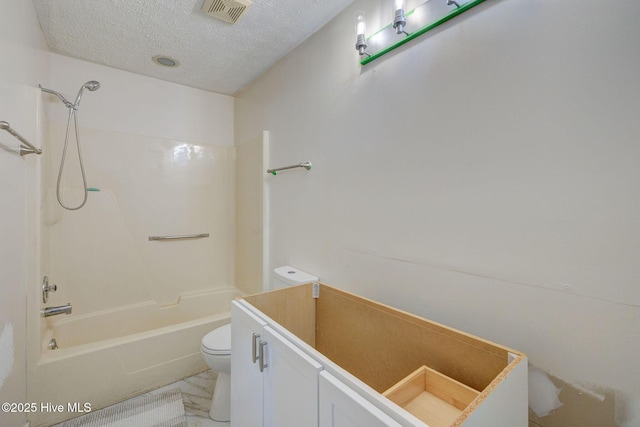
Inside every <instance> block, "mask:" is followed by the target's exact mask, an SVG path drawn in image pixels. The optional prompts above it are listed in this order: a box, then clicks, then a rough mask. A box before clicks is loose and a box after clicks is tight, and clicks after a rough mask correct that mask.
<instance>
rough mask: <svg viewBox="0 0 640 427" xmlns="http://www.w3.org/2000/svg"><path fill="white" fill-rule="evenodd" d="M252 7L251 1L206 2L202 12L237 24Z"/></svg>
mask: <svg viewBox="0 0 640 427" xmlns="http://www.w3.org/2000/svg"><path fill="white" fill-rule="evenodd" d="M249 6H251V0H204V4H203V5H202V9H201V10H202V11H203V12H204V13H206V14H207V15H210V16H213V17H214V18H218V19H222V20H223V21H227V22H230V23H232V24H235V23H236V22H238V19H240V17H241V16H242V15H244V12H245V11H246V10H247V8H249Z"/></svg>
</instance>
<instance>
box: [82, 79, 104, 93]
mask: <svg viewBox="0 0 640 427" xmlns="http://www.w3.org/2000/svg"><path fill="white" fill-rule="evenodd" d="M82 87H83V88H87V89H89V90H90V91H91V92H93V91H96V90H98V89H100V82H97V81H95V80H91V81H90V82H86V83H85V84H84V85H83V86H82Z"/></svg>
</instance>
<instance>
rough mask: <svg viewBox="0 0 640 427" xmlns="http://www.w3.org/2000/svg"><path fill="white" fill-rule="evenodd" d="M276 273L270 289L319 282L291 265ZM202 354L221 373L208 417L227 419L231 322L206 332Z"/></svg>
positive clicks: (201, 349) (229, 416)
mask: <svg viewBox="0 0 640 427" xmlns="http://www.w3.org/2000/svg"><path fill="white" fill-rule="evenodd" d="M273 272H274V274H273V279H272V282H271V289H282V288H286V287H289V286H294V285H300V284H303V283H309V282H317V281H318V278H317V277H316V276H313V275H311V274H309V273H305V272H304V271H301V270H298V269H297V268H295V267H291V266H289V265H285V266H282V267H278V268H276V269H274V271H273ZM200 353H201V354H202V358H203V359H204V361H205V362H206V364H207V365H209V367H210V368H211V369H213V370H214V371H217V372H218V379H217V380H216V388H215V389H214V390H213V399H212V400H211V409H210V410H209V418H211V419H212V420H214V421H220V422H228V421H230V418H231V324H226V325H224V326H220V327H219V328H217V329H214V330H213V331H211V332H209V333H208V334H207V335H205V336H204V337H203V338H202V343H201V345H200Z"/></svg>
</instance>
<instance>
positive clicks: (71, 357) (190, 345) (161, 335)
mask: <svg viewBox="0 0 640 427" xmlns="http://www.w3.org/2000/svg"><path fill="white" fill-rule="evenodd" d="M241 295H242V292H241V291H239V290H238V289H236V288H232V287H228V288H221V289H216V290H213V291H206V292H196V293H190V294H188V295H182V296H181V298H180V300H179V302H178V303H176V304H173V305H171V306H163V307H160V306H158V305H157V304H155V302H153V301H150V302H145V303H140V304H134V305H128V306H125V307H118V308H115V309H112V310H105V311H100V312H94V313H90V314H83V315H78V316H76V315H71V316H56V317H50V318H47V322H46V323H47V324H48V327H47V328H46V329H45V330H44V331H43V333H42V335H41V336H42V338H43V339H42V345H41V357H40V360H39V362H38V363H37V366H36V368H35V372H34V375H33V378H32V379H30V380H29V385H30V388H31V392H30V393H29V396H30V397H29V398H30V400H31V401H35V402H37V403H38V405H40V403H41V402H47V403H52V404H53V405H63V407H64V408H65V410H64V411H61V412H55V413H52V412H46V411H45V412H43V411H37V412H35V413H32V414H30V417H28V418H29V420H30V421H31V425H32V426H34V427H36V426H48V425H51V424H55V423H58V422H61V421H63V420H66V419H69V418H73V417H75V416H78V415H82V413H73V412H69V411H67V410H66V409H67V408H68V407H69V404H71V407H72V408H74V406H73V404H74V403H79V404H80V405H76V406H75V407H76V408H78V407H79V408H81V407H83V405H84V404H85V403H88V404H90V405H91V409H92V410H96V409H99V408H102V407H105V406H108V405H110V404H113V403H115V402H119V401H122V400H125V399H128V398H130V397H132V396H135V395H138V394H140V393H143V392H145V391H148V390H151V389H154V388H157V387H161V386H164V385H166V384H170V383H172V382H174V381H177V380H179V379H181V378H184V377H187V376H190V375H194V374H196V373H198V372H202V371H204V370H206V369H208V367H207V365H206V364H205V363H204V362H203V361H202V358H201V356H200V340H201V339H202V337H203V336H204V335H205V334H206V333H207V332H209V331H211V330H213V329H215V328H217V327H218V326H222V325H224V324H226V323H229V322H230V310H231V301H232V300H233V299H234V298H236V297H239V296H241ZM52 338H55V340H56V342H57V344H58V349H56V350H51V349H49V346H48V344H49V342H50V340H51V339H52Z"/></svg>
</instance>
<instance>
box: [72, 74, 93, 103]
mask: <svg viewBox="0 0 640 427" xmlns="http://www.w3.org/2000/svg"><path fill="white" fill-rule="evenodd" d="M85 89H89V90H90V91H91V92H95V91H96V90H98V89H100V83H99V82H97V81H95V80H91V81H88V82H86V83H85V84H83V85H82V87H81V88H80V90H79V91H78V96H77V97H76V102H75V103H74V104H73V106H74V107H75V108H78V107H79V106H80V99H81V98H82V92H84V90H85Z"/></svg>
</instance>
